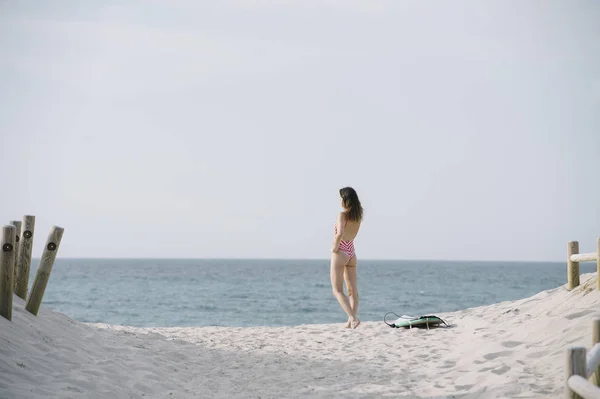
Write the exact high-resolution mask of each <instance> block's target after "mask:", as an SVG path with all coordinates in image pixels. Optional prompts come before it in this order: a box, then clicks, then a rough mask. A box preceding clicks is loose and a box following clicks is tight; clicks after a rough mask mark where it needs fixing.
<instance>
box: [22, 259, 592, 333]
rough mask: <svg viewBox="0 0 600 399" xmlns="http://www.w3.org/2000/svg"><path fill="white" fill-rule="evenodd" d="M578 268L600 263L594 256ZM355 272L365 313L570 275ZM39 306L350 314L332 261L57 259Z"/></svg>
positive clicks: (472, 298)
mask: <svg viewBox="0 0 600 399" xmlns="http://www.w3.org/2000/svg"><path fill="white" fill-rule="evenodd" d="M38 264H39V260H34V261H33V262H32V271H31V276H30V277H31V280H33V278H34V275H35V270H36V269H37V266H38ZM580 267H581V272H582V273H589V272H593V271H595V264H586V263H582V264H581V265H580ZM357 273H358V289H359V293H360V307H359V318H361V320H364V321H381V320H382V319H383V316H384V314H385V313H386V312H389V311H393V312H395V313H398V314H410V315H422V314H426V313H434V314H435V313H439V312H447V311H455V310H461V309H466V308H469V307H474V306H480V305H487V304H492V303H497V302H500V301H505V300H515V299H520V298H524V297H528V296H531V295H534V294H536V293H538V292H540V291H543V290H546V289H550V288H555V287H558V286H560V285H562V284H564V283H565V282H566V278H567V271H566V264H565V263H542V262H540V263H527V262H474V261H408V260H405V261H380V260H378V261H368V260H361V262H360V263H359V267H358V269H357ZM30 286H31V285H30ZM42 306H43V307H47V308H51V309H53V310H56V311H58V312H61V313H64V314H66V315H68V316H70V317H72V318H74V319H76V320H79V321H84V322H100V323H109V324H119V325H129V326H138V327H150V326H162V327H170V326H294V325H301V324H321V323H337V322H344V321H345V320H346V319H347V318H346V316H345V314H344V313H343V311H342V310H341V308H340V306H339V305H338V303H337V301H336V300H335V298H334V297H333V295H332V292H331V286H330V282H329V261H328V260H258V259H247V260H226V259H223V260H217V259H210V260H209V259H202V260H180V259H60V258H59V259H57V260H56V262H55V264H54V267H53V270H52V274H51V276H50V281H49V283H48V286H47V288H46V292H45V295H44V300H43V303H42Z"/></svg>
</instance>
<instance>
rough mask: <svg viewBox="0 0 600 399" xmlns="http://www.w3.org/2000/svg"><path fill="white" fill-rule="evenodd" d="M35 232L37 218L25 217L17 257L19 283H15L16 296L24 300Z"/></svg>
mask: <svg viewBox="0 0 600 399" xmlns="http://www.w3.org/2000/svg"><path fill="white" fill-rule="evenodd" d="M34 230H35V216H32V215H25V216H23V226H21V240H20V242H19V254H18V256H17V281H16V282H15V294H17V296H18V297H20V298H21V299H23V300H25V299H27V287H28V285H29V266H30V265H31V250H32V248H33V232H34Z"/></svg>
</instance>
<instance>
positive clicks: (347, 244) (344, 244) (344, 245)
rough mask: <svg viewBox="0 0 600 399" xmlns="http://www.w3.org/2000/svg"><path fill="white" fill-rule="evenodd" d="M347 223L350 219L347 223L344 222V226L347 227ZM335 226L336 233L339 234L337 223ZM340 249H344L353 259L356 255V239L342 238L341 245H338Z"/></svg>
mask: <svg viewBox="0 0 600 399" xmlns="http://www.w3.org/2000/svg"><path fill="white" fill-rule="evenodd" d="M347 224H348V220H347V219H346V223H344V227H346V225H347ZM333 228H334V233H335V234H337V224H336V225H335V226H334V227H333ZM338 249H339V250H340V251H342V252H343V253H345V254H346V255H348V258H349V259H352V258H354V257H355V256H356V253H355V252H354V240H350V241H344V240H341V241H340V246H339V247H338Z"/></svg>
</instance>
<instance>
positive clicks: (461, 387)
mask: <svg viewBox="0 0 600 399" xmlns="http://www.w3.org/2000/svg"><path fill="white" fill-rule="evenodd" d="M474 386H475V385H455V386H454V388H455V389H456V390H457V391H468V390H469V389H471V388H473V387H474Z"/></svg>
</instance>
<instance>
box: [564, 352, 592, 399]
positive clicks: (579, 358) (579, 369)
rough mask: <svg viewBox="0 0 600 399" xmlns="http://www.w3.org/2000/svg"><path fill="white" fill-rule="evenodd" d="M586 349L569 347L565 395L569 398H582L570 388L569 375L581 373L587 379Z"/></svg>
mask: <svg viewBox="0 0 600 399" xmlns="http://www.w3.org/2000/svg"><path fill="white" fill-rule="evenodd" d="M585 362H586V350H585V348H581V347H571V348H569V349H567V367H566V368H565V397H566V398H568V399H582V398H581V396H579V395H577V394H576V393H575V392H573V391H572V390H571V388H569V383H568V381H569V377H571V376H573V375H579V376H582V377H583V378H586V379H587V376H586V375H585V374H586V370H585V368H586V363H585Z"/></svg>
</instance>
